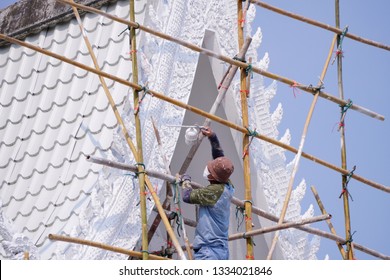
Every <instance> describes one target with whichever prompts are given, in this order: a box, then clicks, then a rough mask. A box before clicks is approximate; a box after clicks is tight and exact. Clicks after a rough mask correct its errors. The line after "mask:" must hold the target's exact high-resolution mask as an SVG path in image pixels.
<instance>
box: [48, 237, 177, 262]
mask: <svg viewBox="0 0 390 280" xmlns="http://www.w3.org/2000/svg"><path fill="white" fill-rule="evenodd" d="M49 239H50V240H54V241H63V242H69V243H75V244H81V245H86V246H91V247H95V248H99V249H102V250H107V251H111V252H115V253H121V254H124V255H128V256H132V257H136V258H141V259H142V255H143V254H142V253H141V252H136V251H132V250H127V249H123V248H119V247H114V246H110V245H107V244H103V243H99V242H94V241H89V240H83V239H79V238H74V237H69V236H63V235H57V234H49ZM180 249H181V248H180ZM149 259H150V260H169V259H168V258H164V257H160V256H157V255H153V254H149Z"/></svg>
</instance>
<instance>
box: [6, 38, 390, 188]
mask: <svg viewBox="0 0 390 280" xmlns="http://www.w3.org/2000/svg"><path fill="white" fill-rule="evenodd" d="M0 39H3V40H6V41H8V42H10V43H13V44H17V45H20V46H23V47H26V48H29V49H32V50H34V51H37V52H39V53H42V54H45V55H48V56H51V57H54V58H56V59H58V60H61V61H63V62H66V63H69V64H71V65H73V66H76V67H78V68H81V69H84V70H86V71H89V72H92V73H94V74H96V75H101V76H103V77H105V78H108V79H111V80H113V81H116V82H118V83H120V84H123V85H126V86H129V87H132V88H134V89H138V90H142V87H141V86H140V85H137V84H134V83H132V82H129V81H127V80H125V79H122V78H119V77H117V76H114V75H111V74H108V73H106V72H102V71H98V70H96V69H95V68H92V67H89V66H87V65H84V64H82V63H79V62H77V61H73V60H71V59H68V58H66V57H64V56H61V55H58V54H56V53H53V52H50V51H47V50H44V49H42V48H40V47H37V46H34V45H32V44H29V43H26V42H23V41H20V40H17V39H14V38H11V37H8V36H6V35H4V34H0ZM148 92H149V93H150V94H152V95H153V96H154V97H156V98H159V99H161V100H164V101H166V102H168V103H171V104H173V105H176V106H178V107H181V108H183V109H186V110H189V111H191V112H193V113H195V114H198V115H201V116H204V117H207V118H209V119H211V120H213V121H215V122H218V123H220V124H222V125H225V126H227V127H229V128H231V129H234V130H237V131H239V132H241V133H245V134H247V133H248V130H247V129H246V128H245V127H242V126H239V125H237V124H235V123H232V122H229V121H227V120H225V119H223V118H220V117H218V116H215V115H212V114H210V113H207V112H205V111H203V110H201V109H199V108H196V107H194V106H191V105H188V104H186V103H184V102H180V101H178V100H175V99H173V98H171V97H168V96H165V95H163V94H161V93H158V92H156V91H154V90H148ZM254 137H255V138H258V139H260V140H263V141H266V142H268V143H271V144H273V145H276V146H278V147H280V148H283V149H285V150H287V151H290V152H292V153H295V154H296V153H297V152H298V150H297V149H296V148H294V147H291V146H289V145H286V144H284V143H283V142H280V141H278V140H275V139H273V138H270V137H267V136H265V135H262V134H259V133H257V135H255V136H254ZM302 157H304V158H306V159H309V160H311V161H313V162H316V163H318V164H320V165H323V166H325V167H327V168H330V169H332V170H334V171H337V172H339V173H341V174H344V175H350V171H349V170H346V169H343V168H340V167H337V166H335V165H333V164H330V163H328V162H326V161H324V160H322V159H319V158H316V157H314V156H312V155H310V154H307V153H305V152H302ZM351 178H354V179H355V180H357V181H359V182H362V183H364V184H366V185H368V186H371V187H374V188H376V189H378V190H382V191H384V192H387V193H390V187H387V186H384V185H381V184H379V183H376V182H373V181H371V180H368V179H366V178H364V177H361V176H359V175H357V174H355V173H354V174H353V175H352V176H351Z"/></svg>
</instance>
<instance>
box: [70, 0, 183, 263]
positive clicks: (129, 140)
mask: <svg viewBox="0 0 390 280" xmlns="http://www.w3.org/2000/svg"><path fill="white" fill-rule="evenodd" d="M72 8H73V12H74V14H75V16H76V19H77V21H78V23H79V26H80V30H81V33H82V35H83V38H84V41H85V44H86V46H87V48H88V51H89V54H90V56H91V58H92V61H93V64H94V66H95V69H96V71H101V70H100V67H99V64H98V62H97V58H96V56H95V54H94V52H93V49H92V46H91V43H90V41H89V39H88V37H87V35H86V33H85V32H84V27H83V24H82V21H81V18H80V15H79V13H78V11H77V9H76V8H75V7H72ZM92 69H93V68H92ZM98 76H99V80H100V83H101V85H102V87H103V89H104V93H105V94H106V97H107V99H108V101H109V103H110V106H111V108H112V110H113V112H114V115H115V117H116V119H117V122H118V123H119V124H120V127H121V129H122V133H123V134H124V137H125V139H126V143H127V144H128V146H129V148H130V150H131V151H132V153H133V155H134V158H135V159H136V160H138V153H137V151H136V148H135V146H134V144H133V142H132V140H131V139H130V135H129V134H128V132H127V129H126V126H125V124H124V122H123V120H122V117H121V116H120V114H119V112H118V109H117V107H116V105H115V101H114V99H113V98H112V95H111V93H110V91H109V89H108V86H107V84H106V82H105V80H104V78H103V76H102V75H98ZM141 175H142V174H141ZM147 183H148V186H149V189H150V190H151V192H153V187H152V185H151V183H150V181H147ZM140 185H141V184H140ZM141 186H145V184H142V185H141ZM141 186H140V187H141ZM143 193H145V191H144V192H143ZM152 196H153V193H152ZM141 198H142V195H141ZM153 198H154V200H155V203H156V204H157V205H158V204H160V202H159V201H158V197H157V196H156V195H155V196H154V197H153ZM156 198H157V200H156ZM145 201H146V200H145ZM160 207H161V204H160ZM164 224H165V226H166V227H167V228H169V229H171V228H170V224H169V222H168V220H166V221H164ZM170 235H173V238H172V239H173V242H172V243H173V244H174V245H175V246H176V247H179V249H178V252H179V253H180V252H181V253H182V255H180V254H179V257H180V258H181V257H182V256H183V255H184V252H183V251H180V250H181V246H180V243H179V242H178V240H177V238H176V236H174V232H173V231H172V230H171V231H170ZM143 251H144V255H147V252H146V250H143Z"/></svg>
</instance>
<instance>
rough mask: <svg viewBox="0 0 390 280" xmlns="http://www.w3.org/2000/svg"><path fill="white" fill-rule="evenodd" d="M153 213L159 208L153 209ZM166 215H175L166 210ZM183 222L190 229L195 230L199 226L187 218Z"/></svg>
mask: <svg viewBox="0 0 390 280" xmlns="http://www.w3.org/2000/svg"><path fill="white" fill-rule="evenodd" d="M153 211H157V208H153ZM165 214H166V215H167V216H168V217H169V216H170V215H172V214H173V212H172V211H170V210H165ZM183 222H184V224H186V225H187V226H190V227H193V228H195V227H196V226H197V224H198V223H197V222H196V221H194V220H190V219H187V218H184V217H183ZM185 247H187V246H185Z"/></svg>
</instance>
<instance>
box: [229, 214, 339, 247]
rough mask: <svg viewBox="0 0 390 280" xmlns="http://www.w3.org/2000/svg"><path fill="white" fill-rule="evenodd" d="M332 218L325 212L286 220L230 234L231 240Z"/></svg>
mask: <svg viewBox="0 0 390 280" xmlns="http://www.w3.org/2000/svg"><path fill="white" fill-rule="evenodd" d="M330 218H332V215H329V214H323V215H321V216H318V217H312V218H307V219H303V220H300V221H294V222H286V223H283V224H280V225H279V224H277V225H273V226H270V227H264V228H260V229H255V230H252V231H247V232H239V233H235V234H232V235H230V236H229V241H233V240H237V239H241V238H244V239H248V238H249V239H250V237H252V236H256V235H260V234H265V233H269V232H273V231H279V230H282V229H288V228H292V227H293V228H296V227H298V226H302V225H306V224H311V223H315V222H320V221H324V220H326V221H329V219H330Z"/></svg>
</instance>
